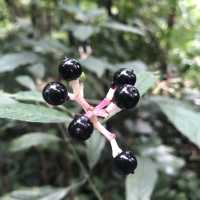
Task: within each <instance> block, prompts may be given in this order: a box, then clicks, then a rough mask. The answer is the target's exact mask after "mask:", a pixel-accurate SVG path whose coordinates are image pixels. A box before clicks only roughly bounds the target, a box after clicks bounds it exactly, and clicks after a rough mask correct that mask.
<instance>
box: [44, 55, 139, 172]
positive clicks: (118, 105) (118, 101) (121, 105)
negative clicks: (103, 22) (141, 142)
mask: <svg viewBox="0 0 200 200" xmlns="http://www.w3.org/2000/svg"><path fill="white" fill-rule="evenodd" d="M58 70H59V74H60V77H62V79H64V80H65V81H68V82H69V85H70V87H71V88H72V93H69V92H68V91H67V89H66V87H65V86H64V85H63V84H62V83H60V82H56V81H54V82H50V83H48V84H47V85H46V86H45V87H44V89H43V98H44V99H45V101H46V102H47V103H48V104H50V105H53V106H57V105H61V104H63V103H65V102H66V101H69V100H73V101H75V102H77V103H78V104H79V105H80V106H81V107H82V108H83V110H84V114H79V115H76V116H75V117H74V119H73V120H72V122H71V123H70V124H69V126H68V132H69V135H70V136H71V137H72V138H74V139H76V140H79V141H84V140H87V139H88V138H89V137H90V136H91V134H92V133H93V130H94V128H96V129H97V130H98V131H99V132H100V133H102V134H103V135H104V136H105V137H106V139H107V140H108V141H109V142H110V144H111V148H112V156H113V163H114V166H115V169H117V171H118V172H120V173H122V174H124V175H128V174H130V173H134V170H135V169H136V167H137V159H136V157H135V155H134V153H133V152H131V151H122V150H121V148H120V147H119V146H118V144H117V142H116V135H115V134H114V133H111V132H109V131H108V130H107V129H106V128H105V127H104V126H103V125H102V124H101V122H100V120H99V118H104V119H106V118H108V117H110V116H113V115H114V114H116V113H118V112H120V111H121V110H122V109H131V108H134V107H135V106H136V105H137V103H138V101H139V98H140V94H139V92H138V90H137V88H135V87H134V85H135V82H136V75H135V73H134V71H133V70H130V69H125V68H123V69H120V70H118V71H117V72H116V73H115V74H114V77H113V83H112V87H111V88H110V89H109V91H108V93H107V95H106V97H105V98H104V99H103V100H102V101H101V102H100V103H99V104H98V105H96V106H92V105H90V104H89V103H88V102H87V101H86V99H85V98H84V88H83V83H82V82H81V81H80V76H81V74H82V67H81V65H80V63H79V62H78V61H77V60H75V59H71V58H65V59H64V60H63V61H62V62H61V63H60V65H59V66H58Z"/></svg>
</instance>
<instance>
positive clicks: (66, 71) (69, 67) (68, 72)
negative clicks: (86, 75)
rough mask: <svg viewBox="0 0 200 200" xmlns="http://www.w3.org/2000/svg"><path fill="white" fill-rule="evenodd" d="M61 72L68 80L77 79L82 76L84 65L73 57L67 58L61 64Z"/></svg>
mask: <svg viewBox="0 0 200 200" xmlns="http://www.w3.org/2000/svg"><path fill="white" fill-rule="evenodd" d="M58 70H59V74H60V76H61V77H62V78H63V79H64V80H66V81H72V80H76V79H77V78H79V77H80V76H81V73H82V67H81V65H80V63H79V62H78V61H77V60H75V59H71V58H65V59H64V60H63V61H62V62H61V63H60V65H59V68H58Z"/></svg>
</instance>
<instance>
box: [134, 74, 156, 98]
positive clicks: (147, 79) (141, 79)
mask: <svg viewBox="0 0 200 200" xmlns="http://www.w3.org/2000/svg"><path fill="white" fill-rule="evenodd" d="M156 80H157V78H156V77H155V76H154V74H153V73H152V72H148V71H143V72H139V73H138V74H137V82H136V85H135V86H136V87H137V88H138V90H139V92H140V95H141V96H142V95H144V94H145V93H146V92H147V91H148V90H149V89H150V88H152V87H153V86H154V85H155V83H156Z"/></svg>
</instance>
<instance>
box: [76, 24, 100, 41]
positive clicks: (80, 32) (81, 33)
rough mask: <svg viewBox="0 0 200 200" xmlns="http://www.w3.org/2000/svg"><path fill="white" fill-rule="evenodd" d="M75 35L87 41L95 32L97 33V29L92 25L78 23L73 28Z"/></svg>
mask: <svg viewBox="0 0 200 200" xmlns="http://www.w3.org/2000/svg"><path fill="white" fill-rule="evenodd" d="M72 31H73V35H74V37H75V38H77V39H78V40H80V41H85V40H87V39H88V38H90V37H91V36H92V35H93V34H94V33H96V31H97V29H95V28H94V27H92V26H90V25H76V26H73V28H72Z"/></svg>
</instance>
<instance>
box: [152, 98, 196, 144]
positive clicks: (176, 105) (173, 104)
mask: <svg viewBox="0 0 200 200" xmlns="http://www.w3.org/2000/svg"><path fill="white" fill-rule="evenodd" d="M152 100H153V101H155V102H156V103H157V104H158V105H159V107H160V108H161V110H162V112H163V113H164V114H165V115H166V116H167V117H168V119H169V120H170V122H171V123H172V124H173V125H174V126H175V127H176V128H177V129H178V130H179V131H180V132H181V133H182V134H183V135H185V136H186V137H187V138H188V139H189V140H190V141H191V142H193V143H194V144H196V145H197V146H198V147H200V124H199V122H200V113H199V112H196V111H194V110H193V109H192V108H191V107H190V106H189V105H187V104H185V103H183V102H181V101H179V100H175V99H171V98H168V97H154V98H152Z"/></svg>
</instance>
